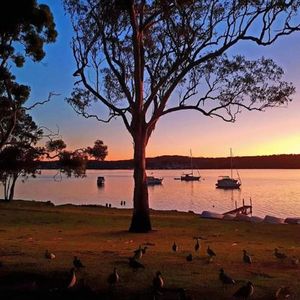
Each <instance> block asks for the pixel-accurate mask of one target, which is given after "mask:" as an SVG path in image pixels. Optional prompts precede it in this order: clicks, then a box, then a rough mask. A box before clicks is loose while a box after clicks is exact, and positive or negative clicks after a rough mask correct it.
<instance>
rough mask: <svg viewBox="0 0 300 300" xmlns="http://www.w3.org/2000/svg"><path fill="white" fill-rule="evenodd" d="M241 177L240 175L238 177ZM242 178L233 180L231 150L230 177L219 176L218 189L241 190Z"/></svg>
mask: <svg viewBox="0 0 300 300" xmlns="http://www.w3.org/2000/svg"><path fill="white" fill-rule="evenodd" d="M238 176H239V175H238ZM241 184H242V183H241V179H240V176H239V178H238V179H235V178H233V175H232V149H231V148H230V177H229V176H219V179H218V181H217V183H216V188H219V189H228V190H229V189H239V188H240V186H241Z"/></svg>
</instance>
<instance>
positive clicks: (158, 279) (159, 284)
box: [152, 271, 164, 293]
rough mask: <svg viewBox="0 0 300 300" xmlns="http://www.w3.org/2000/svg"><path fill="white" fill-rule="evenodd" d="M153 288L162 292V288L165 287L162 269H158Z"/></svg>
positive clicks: (157, 291) (156, 291)
mask: <svg viewBox="0 0 300 300" xmlns="http://www.w3.org/2000/svg"><path fill="white" fill-rule="evenodd" d="M152 283H153V289H154V292H155V293H161V290H162V288H163V287H164V280H163V278H162V274H161V272H160V271H157V272H156V274H155V277H154V278H153V282H152Z"/></svg>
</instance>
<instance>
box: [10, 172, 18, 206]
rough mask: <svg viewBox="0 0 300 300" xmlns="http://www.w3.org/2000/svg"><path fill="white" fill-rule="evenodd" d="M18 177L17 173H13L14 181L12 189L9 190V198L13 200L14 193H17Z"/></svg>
mask: <svg viewBox="0 0 300 300" xmlns="http://www.w3.org/2000/svg"><path fill="white" fill-rule="evenodd" d="M17 179H18V176H17V175H13V181H12V184H11V186H10V191H9V198H8V201H12V200H13V199H14V195H15V186H16V181H17Z"/></svg>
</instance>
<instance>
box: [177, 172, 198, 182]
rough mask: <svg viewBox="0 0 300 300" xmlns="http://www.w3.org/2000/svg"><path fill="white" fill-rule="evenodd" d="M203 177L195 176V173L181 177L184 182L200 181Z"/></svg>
mask: <svg viewBox="0 0 300 300" xmlns="http://www.w3.org/2000/svg"><path fill="white" fill-rule="evenodd" d="M200 177H201V176H194V174H193V172H192V173H190V174H183V175H182V176H181V177H180V180H182V181H199V180H200Z"/></svg>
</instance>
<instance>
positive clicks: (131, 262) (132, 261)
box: [129, 257, 145, 270]
mask: <svg viewBox="0 0 300 300" xmlns="http://www.w3.org/2000/svg"><path fill="white" fill-rule="evenodd" d="M129 267H130V268H132V269H133V270H138V269H145V266H144V265H143V264H142V263H140V262H139V261H137V260H136V259H135V258H134V257H129Z"/></svg>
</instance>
